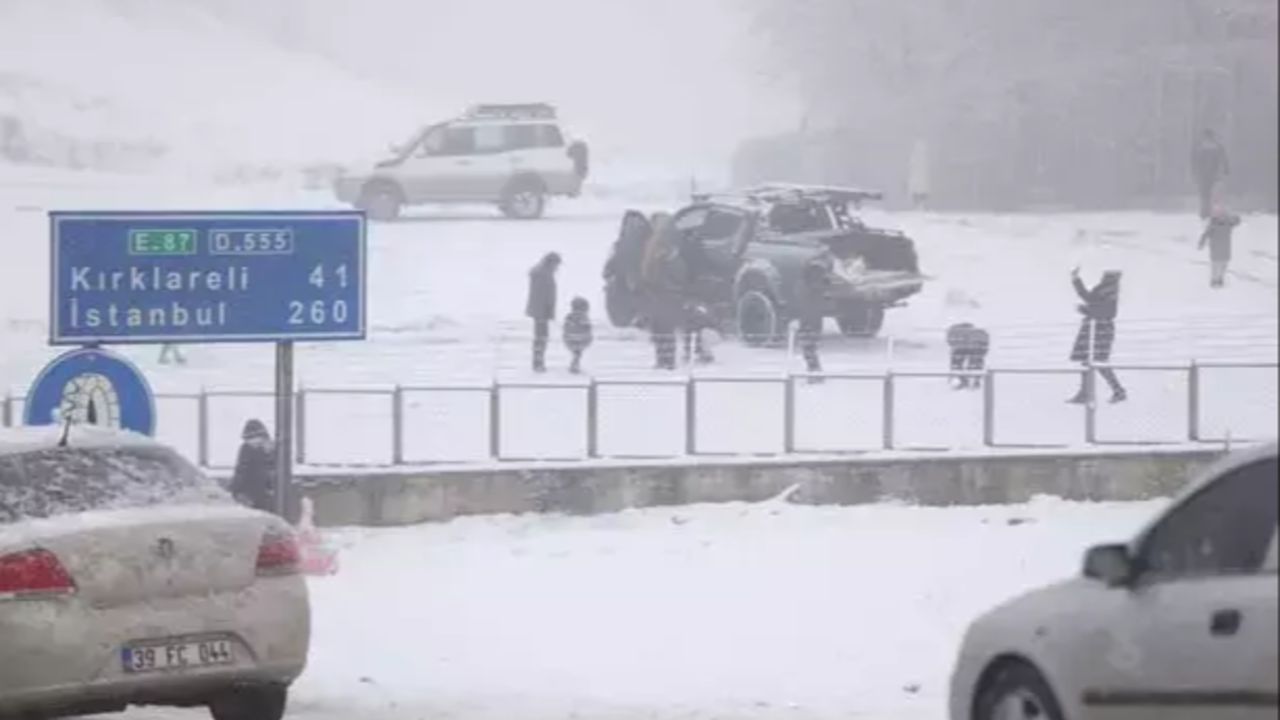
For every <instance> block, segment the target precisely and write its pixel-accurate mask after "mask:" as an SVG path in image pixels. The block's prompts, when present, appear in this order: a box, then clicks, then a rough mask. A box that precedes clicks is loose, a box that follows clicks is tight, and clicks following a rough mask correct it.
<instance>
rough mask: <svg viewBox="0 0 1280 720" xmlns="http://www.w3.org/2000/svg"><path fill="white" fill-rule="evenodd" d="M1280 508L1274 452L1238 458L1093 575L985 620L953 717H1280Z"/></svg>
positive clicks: (1088, 569)
mask: <svg viewBox="0 0 1280 720" xmlns="http://www.w3.org/2000/svg"><path fill="white" fill-rule="evenodd" d="M1276 506H1277V466H1276V445H1275V444H1270V445H1268V446H1265V447H1262V448H1259V449H1255V450H1251V451H1245V452H1242V453H1238V454H1235V455H1233V456H1231V457H1229V458H1228V459H1226V460H1224V461H1223V462H1221V463H1219V464H1218V465H1216V466H1215V467H1213V468H1212V469H1211V470H1210V471H1208V472H1207V473H1206V474H1205V476H1204V478H1203V479H1201V480H1200V481H1199V482H1196V483H1194V484H1193V485H1192V486H1191V487H1190V488H1189V489H1188V490H1187V491H1186V492H1184V493H1183V494H1182V495H1180V496H1179V497H1178V498H1177V499H1176V500H1174V501H1173V503H1172V504H1171V505H1170V506H1169V507H1168V509H1166V510H1165V511H1164V512H1162V513H1161V514H1160V516H1159V517H1157V518H1156V520H1155V522H1153V523H1152V524H1151V525H1150V526H1149V527H1147V528H1146V529H1145V530H1144V531H1143V532H1141V533H1140V534H1139V535H1138V536H1137V538H1136V539H1134V540H1133V541H1132V542H1131V543H1128V544H1121V545H1101V546H1098V547H1095V548H1093V549H1091V550H1089V552H1088V553H1087V554H1086V555H1085V561H1084V572H1083V577H1080V578H1077V579H1075V580H1069V581H1067V582H1063V583H1061V584H1058V585H1054V586H1051V587H1048V588H1045V589H1042V590H1038V591H1035V592H1032V593H1030V594H1028V595H1025V596H1023V597H1021V598H1018V599H1016V600H1013V601H1012V602H1010V603H1008V604H1006V605H1004V606H1002V607H999V608H997V609H995V610H993V611H992V612H990V613H989V614H987V615H986V616H984V617H982V618H980V619H978V620H977V621H976V622H974V623H973V625H972V626H971V627H970V629H969V632H968V634H967V635H966V636H965V638H964V641H963V644H962V647H961V650H960V657H959V660H958V662H957V664H956V667H955V671H954V674H953V676H952V681H951V703H950V712H951V718H952V720H1013V719H1015V718H1016V719H1018V720H1024V719H1025V720H1031V719H1035V720H1101V719H1103V718H1106V719H1108V720H1111V719H1117V720H1120V719H1123V720H1156V719H1159V720H1179V719H1182V718H1212V719H1214V720H1217V719H1219V718H1221V719H1222V720H1231V719H1238V720H1243V719H1244V718H1270V719H1271V720H1274V719H1275V718H1276V717H1277V704H1276V695H1277V672H1278V671H1280V668H1278V667H1277V660H1276V658H1277V637H1276V633H1277V629H1278V628H1277V621H1276V612H1277V605H1276V603H1277V599H1276V596H1277V578H1276V537H1277V532H1276V529H1277V528H1276Z"/></svg>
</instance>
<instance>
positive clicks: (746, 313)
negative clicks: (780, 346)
mask: <svg viewBox="0 0 1280 720" xmlns="http://www.w3.org/2000/svg"><path fill="white" fill-rule="evenodd" d="M737 319H738V335H739V336H740V337H741V338H742V341H743V342H745V343H746V344H747V345H750V346H751V347H763V346H766V345H773V344H776V343H777V342H778V338H779V337H780V336H781V334H782V314H781V313H779V312H778V303H777V302H775V301H774V299H773V298H772V297H771V296H770V295H769V294H768V293H766V292H764V291H762V290H747V291H746V292H744V293H742V294H741V295H739V296H738V303H737Z"/></svg>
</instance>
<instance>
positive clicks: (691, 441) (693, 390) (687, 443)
mask: <svg viewBox="0 0 1280 720" xmlns="http://www.w3.org/2000/svg"><path fill="white" fill-rule="evenodd" d="M684 452H685V454H686V455H697V454H698V380H697V378H695V377H693V376H692V375H690V376H689V381H688V384H687V385H685V393H684Z"/></svg>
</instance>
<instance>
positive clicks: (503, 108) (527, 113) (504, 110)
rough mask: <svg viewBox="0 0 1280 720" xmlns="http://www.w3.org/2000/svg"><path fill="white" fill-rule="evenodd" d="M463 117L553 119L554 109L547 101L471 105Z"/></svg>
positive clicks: (474, 118) (473, 118)
mask: <svg viewBox="0 0 1280 720" xmlns="http://www.w3.org/2000/svg"><path fill="white" fill-rule="evenodd" d="M463 117H465V118H467V119H469V120H477V119H495V120H496V119H502V120H555V119H556V109H555V107H553V106H551V105H549V104H547V103H517V104H510V105H499V104H487V105H472V106H471V107H469V108H467V112H466V114H465V115H464V116H463Z"/></svg>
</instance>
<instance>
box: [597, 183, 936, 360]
mask: <svg viewBox="0 0 1280 720" xmlns="http://www.w3.org/2000/svg"><path fill="white" fill-rule="evenodd" d="M879 197H880V196H879V194H878V193H873V192H867V191H860V190H851V189H846V188H829V187H815V186H800V185H769V186H764V187H760V188H755V189H752V190H748V191H745V192H741V193H733V194H726V195H702V196H695V197H694V198H693V202H692V203H691V204H689V205H688V206H686V207H684V208H682V209H681V210H679V211H678V212H676V213H675V214H674V215H673V216H672V219H671V225H670V227H671V232H673V233H674V235H675V237H673V238H670V239H669V240H668V242H672V243H674V244H675V245H676V246H677V247H678V248H679V252H680V254H681V256H683V257H686V258H687V261H686V262H685V265H686V266H687V267H689V268H690V272H689V275H688V282H687V283H686V284H685V291H684V292H685V295H686V297H685V298H684V300H685V301H686V302H697V303H700V304H702V305H704V306H705V307H706V308H708V309H709V310H710V311H711V312H712V314H713V316H714V317H715V318H716V319H717V321H718V322H719V323H720V324H721V326H722V329H726V330H728V329H736V330H737V332H738V334H739V336H740V337H741V338H742V339H743V340H744V341H745V342H747V343H749V344H752V345H765V344H772V343H776V342H779V341H781V340H783V339H784V338H785V337H786V332H787V324H788V322H789V320H790V319H791V316H792V315H793V314H794V313H790V312H788V308H789V307H792V306H793V303H794V302H795V298H796V291H797V287H798V284H799V282H800V279H801V274H802V272H803V270H804V267H805V266H806V265H808V264H809V263H813V262H817V263H820V264H822V265H823V266H824V267H825V268H826V270H827V273H828V279H829V282H828V283H827V288H828V290H827V301H828V308H827V312H826V316H827V317H833V318H835V319H836V322H837V324H838V325H839V327H840V330H841V331H842V332H844V333H845V334H846V335H852V336H862V337H870V336H874V335H875V334H876V333H878V332H879V331H880V327H881V325H882V324H883V322H884V311H885V309H886V308H889V307H893V306H896V305H901V304H903V301H904V300H906V299H907V298H908V297H910V296H912V295H914V294H916V293H918V292H919V291H920V289H921V287H922V286H923V283H924V276H923V275H922V274H921V273H920V267H919V263H918V261H917V258H916V250H915V243H913V242H912V241H911V239H910V238H908V237H907V236H905V235H903V234H902V233H900V232H896V231H893V230H884V229H880V228H873V227H870V226H868V225H865V224H864V223H863V222H862V221H861V220H860V219H859V218H858V217H857V216H856V214H855V211H856V210H857V209H858V208H860V207H861V204H862V203H863V202H865V201H867V200H874V199H879ZM652 234H653V227H652V224H651V221H650V219H648V218H646V217H645V216H644V215H642V214H641V213H639V212H636V211H628V212H627V214H626V215H625V216H624V218H623V223H622V229H621V231H620V232H619V235H618V239H617V240H616V241H615V243H614V248H613V252H612V253H611V254H610V257H609V260H608V261H607V262H606V264H605V269H604V280H605V298H606V304H607V310H608V314H609V319H610V322H612V323H613V324H614V325H616V326H619V327H629V326H637V325H643V324H644V323H645V317H644V314H645V313H644V308H645V305H646V300H645V298H647V297H651V296H652V293H653V292H655V291H654V290H653V289H652V288H647V287H646V286H645V285H646V284H645V281H644V279H643V277H642V273H641V268H640V266H641V263H642V258H643V257H644V253H645V248H646V246H647V244H648V243H649V242H650V241H651V236H652ZM665 287H667V288H669V286H665ZM660 292H671V290H670V289H664V290H661V291H660Z"/></svg>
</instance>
